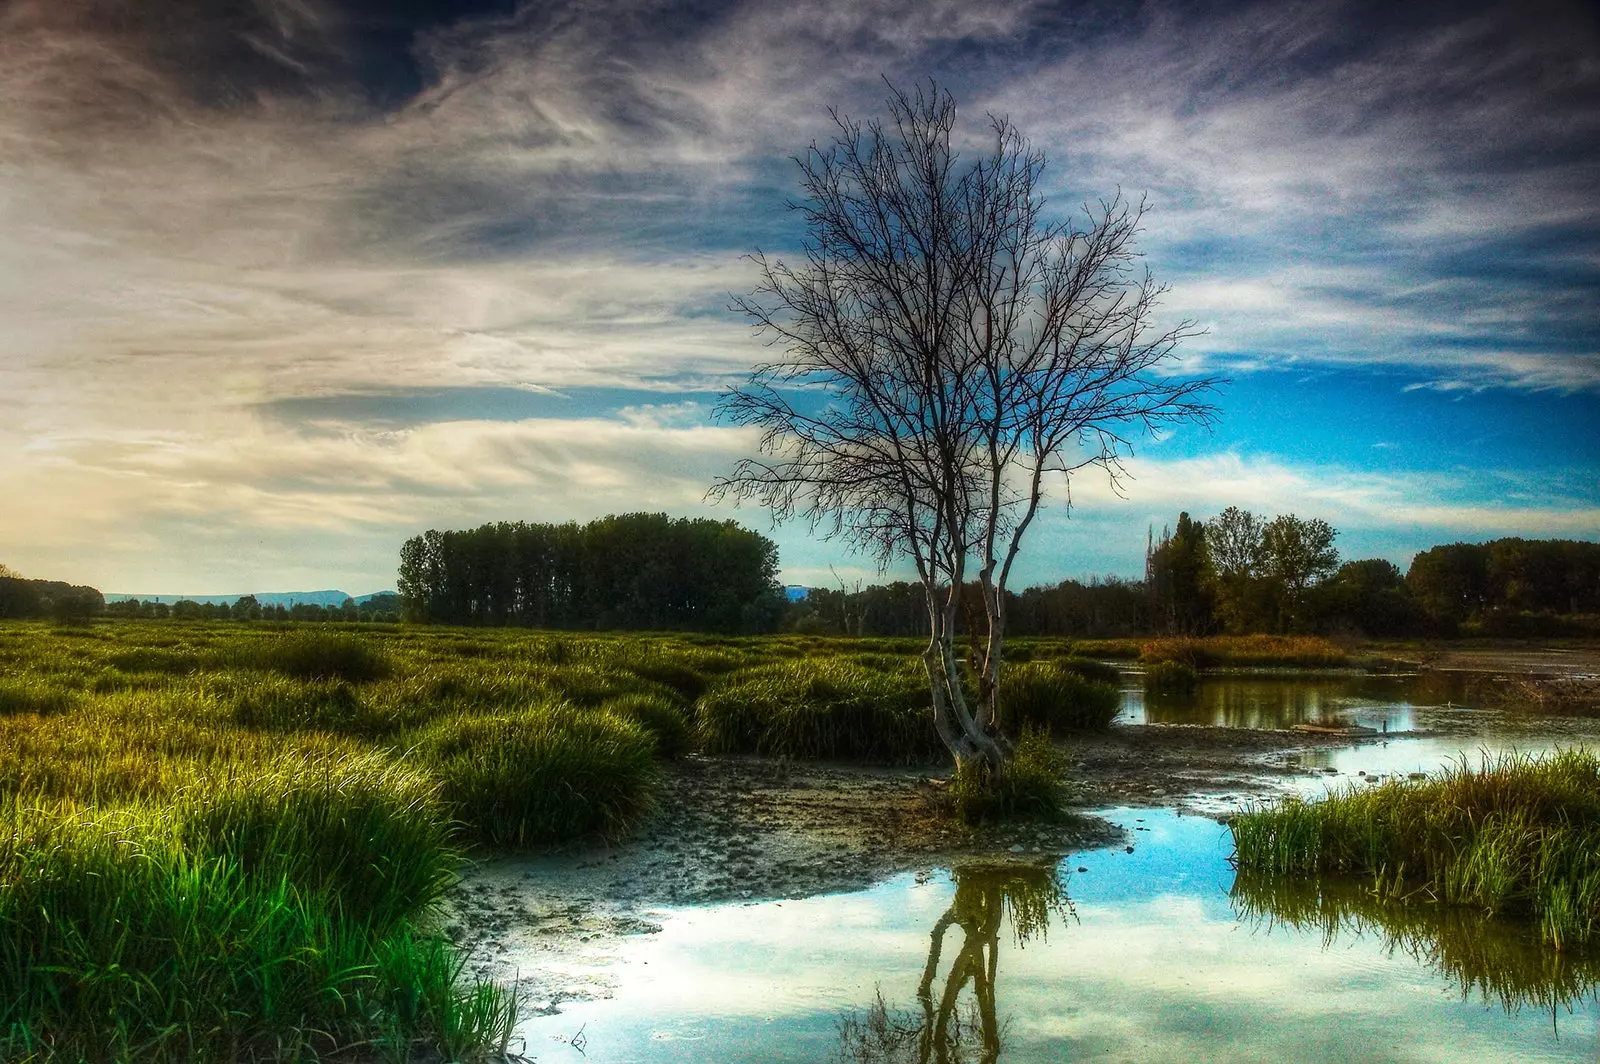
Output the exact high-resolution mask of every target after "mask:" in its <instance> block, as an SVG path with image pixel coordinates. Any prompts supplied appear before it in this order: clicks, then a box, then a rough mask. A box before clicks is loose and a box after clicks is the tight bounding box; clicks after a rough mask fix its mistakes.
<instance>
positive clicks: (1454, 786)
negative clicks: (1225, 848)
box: [1230, 749, 1600, 948]
mask: <svg viewBox="0 0 1600 1064" xmlns="http://www.w3.org/2000/svg"><path fill="white" fill-rule="evenodd" d="M1230 826H1231V827H1232V830H1233V837H1234V844H1235V846H1236V848H1237V854H1236V860H1237V862H1238V864H1239V867H1240V868H1241V869H1242V870H1247V871H1250V872H1253V873H1260V874H1273V875H1283V876H1291V877H1302V878H1304V877H1317V876H1323V875H1335V876H1357V877H1363V878H1366V879H1368V880H1370V881H1371V883H1372V885H1373V889H1374V890H1375V891H1376V892H1377V893H1379V894H1380V895H1382V896H1385V897H1391V898H1407V899H1417V900H1428V901H1432V902H1438V903H1441V904H1447V905H1466V906H1470V907H1472V908H1475V909H1478V910H1480V911H1482V912H1484V913H1487V914H1490V915H1494V914H1500V913H1505V914H1513V915H1527V916H1531V917H1532V918H1533V919H1534V920H1535V921H1537V923H1538V925H1539V928H1540V932H1541V934H1542V935H1543V937H1544V938H1545V940H1546V941H1548V942H1550V943H1552V944H1553V945H1555V946H1556V947H1557V948H1562V947H1564V946H1567V945H1576V944H1581V943H1586V942H1589V941H1591V940H1593V939H1594V938H1595V937H1596V935H1597V932H1600V757H1597V755H1595V754H1594V753H1592V752H1590V751H1588V750H1584V749H1576V750H1563V751H1559V752H1556V753H1554V754H1550V755H1548V756H1542V757H1528V756H1522V755H1515V754H1508V755H1505V756H1501V757H1494V758H1490V757H1487V756H1485V757H1484V758H1483V760H1482V762H1481V763H1480V764H1479V765H1478V766H1477V767H1476V768H1475V767H1474V766H1473V765H1471V764H1470V763H1469V762H1467V761H1466V760H1465V759H1463V760H1462V761H1461V762H1460V763H1459V764H1457V765H1455V766H1454V767H1453V768H1452V769H1450V770H1448V771H1446V772H1444V773H1443V774H1441V775H1439V776H1438V777H1436V778H1431V779H1427V780H1423V781H1409V780H1405V781H1402V780H1390V781H1387V782H1385V783H1383V784H1382V785H1379V786H1376V787H1373V786H1370V785H1369V786H1367V787H1366V789H1364V790H1361V789H1356V786H1354V785H1353V786H1352V787H1350V788H1348V789H1346V790H1344V791H1341V792H1339V793H1337V794H1334V795H1331V796H1329V797H1328V798H1326V799H1323V800H1321V801H1317V802H1305V801H1299V800H1295V799H1290V800H1286V801H1283V802H1279V803H1277V804H1274V805H1269V806H1263V807H1260V808H1257V809H1254V810H1251V811H1248V812H1246V813H1243V814H1240V815H1239V816H1236V817H1235V818H1234V819H1233V821H1232V823H1231V825H1230Z"/></svg>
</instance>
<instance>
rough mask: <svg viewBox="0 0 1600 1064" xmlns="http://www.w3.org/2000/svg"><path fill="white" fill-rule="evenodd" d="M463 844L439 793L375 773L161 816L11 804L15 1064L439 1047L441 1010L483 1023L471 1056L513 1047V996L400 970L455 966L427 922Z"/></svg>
mask: <svg viewBox="0 0 1600 1064" xmlns="http://www.w3.org/2000/svg"><path fill="white" fill-rule="evenodd" d="M324 769H326V770H327V771H326V772H325V771H324ZM445 830H446V826H445V822H444V820H443V818H442V816H440V815H439V814H438V812H437V808H436V803H434V802H433V800H432V788H431V785H430V784H427V783H425V782H424V781H421V780H420V779H418V778H416V777H415V776H414V775H408V774H406V773H403V772H398V771H396V770H394V769H393V768H384V767H381V766H377V765H372V764H367V765H354V766H342V767H340V768H339V769H337V770H335V769H334V767H333V766H319V767H317V768H315V769H313V771H311V772H309V773H307V772H303V771H300V770H297V769H296V770H290V771H286V772H284V773H280V774H272V775H269V778H268V779H267V781H266V782H265V783H264V784H263V783H262V782H261V781H257V780H244V779H239V780H230V781H219V783H218V786H217V787H216V788H215V789H214V790H212V791H207V792H205V793H203V794H201V793H195V794H185V795H180V796H179V798H178V799H177V800H176V801H174V802H164V803H160V804H143V803H138V804H132V805H126V806H121V807H115V808H101V809H96V808H91V807H86V806H83V805H81V804H79V803H76V802H73V801H70V800H54V801H51V800H31V801H30V800H25V799H19V798H17V797H15V796H11V797H7V798H5V799H3V800H0V884H4V888H5V889H3V890H0V1057H4V1058H5V1059H15V1058H17V1057H23V1058H28V1059H37V1060H72V1061H79V1060H119V1061H121V1060H152V1061H166V1060H173V1061H177V1060H184V1061H205V1060H216V1061H225V1060H226V1061H232V1060H249V1059H265V1058H271V1059H278V1058H279V1057H280V1055H281V1054H283V1053H284V1052H285V1051H286V1050H287V1051H290V1053H291V1055H293V1056H298V1057H300V1058H301V1059H317V1058H318V1057H321V1056H325V1055H333V1054H336V1053H341V1052H346V1051H348V1049H349V1048H350V1047H353V1046H354V1047H359V1046H367V1047H371V1048H373V1049H379V1048H382V1047H385V1046H388V1047H391V1048H393V1047H396V1046H404V1047H409V1046H411V1045H412V1044H425V1045H428V1046H429V1047H430V1048H435V1049H437V1048H439V1047H441V1046H442V1045H443V1043H442V1041H441V1039H440V1032H441V1031H443V1030H445V1029H446V1026H447V1025H446V1024H445V1023H442V1022H440V1011H441V1008H444V1009H445V1010H446V1011H447V1012H448V1013H449V1015H448V1016H446V1017H445V1019H447V1020H451V1021H454V1020H458V1019H459V1018H460V1017H462V1016H469V1017H470V1018H471V1027H470V1029H468V1028H467V1027H465V1026H463V1025H462V1024H460V1023H456V1024H455V1027H454V1029H452V1031H451V1033H452V1036H453V1037H454V1038H455V1039H456V1040H457V1041H458V1042H461V1043H462V1044H466V1043H468V1042H470V1043H472V1044H475V1045H486V1044H488V1045H492V1044H495V1043H497V1042H501V1041H503V1039H504V1038H505V1037H508V1036H509V1032H510V1025H511V1023H512V1022H513V1018H514V1017H513V1015H512V1013H513V1008H512V1006H513V1002H511V1001H510V1000H509V999H508V998H506V997H505V995H504V994H502V993H501V992H499V991H497V990H495V989H494V988H492V987H486V986H484V985H481V984H480V985H476V986H472V987H467V986H465V985H464V983H463V981H462V980H461V979H460V976H461V972H460V969H459V967H457V968H456V969H454V970H453V971H452V970H449V969H436V970H434V971H433V972H431V973H424V975H425V978H426V980H431V981H424V980H419V979H416V978H414V977H415V975H416V973H414V972H409V971H405V970H403V966H402V964H401V962H400V961H398V960H397V958H402V957H409V956H416V955H423V956H426V955H428V954H431V953H436V952H438V951H440V950H443V949H447V948H448V946H447V944H445V943H443V942H442V941H440V940H438V939H437V938H435V937H434V936H431V935H430V934H428V933H426V932H424V931H422V930H420V929H419V925H418V924H417V923H415V918H416V917H421V916H423V915H425V914H426V912H427V911H428V909H429V907H430V906H431V905H432V903H433V902H434V901H436V900H437V898H438V896H439V893H440V891H441V890H442V889H443V886H444V884H445V883H446V882H447V881H448V878H449V876H450V875H451V874H452V870H453V867H454V861H455V855H454V853H453V852H452V851H451V850H450V849H449V847H448V846H447V845H445V843H444V837H445ZM400 977H404V978H406V979H409V980H412V981H410V982H407V983H398V982H397V981H396V980H397V978H400ZM406 996H412V997H416V996H421V997H424V998H426V999H427V1001H429V1002H430V1003H431V1004H430V1006H429V1007H428V1008H427V1009H423V1010H412V1011H410V1012H405V1011H402V1010H399V1009H397V1008H396V1007H395V1005H394V1002H395V1001H396V1000H398V999H399V998H402V997H406ZM486 1001H487V1002H488V1004H489V1005H490V1007H487V1008H486V1007H484V1003H485V1002H486ZM442 1003H448V1004H447V1005H443V1004H442Z"/></svg>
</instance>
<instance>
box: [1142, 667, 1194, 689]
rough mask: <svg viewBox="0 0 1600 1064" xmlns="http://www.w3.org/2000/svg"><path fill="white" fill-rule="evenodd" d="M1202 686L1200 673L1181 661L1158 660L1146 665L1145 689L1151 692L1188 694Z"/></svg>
mask: <svg viewBox="0 0 1600 1064" xmlns="http://www.w3.org/2000/svg"><path fill="white" fill-rule="evenodd" d="M1198 686H1200V673H1199V672H1198V671H1197V670H1196V669H1195V667H1194V666H1193V665H1186V664H1184V663H1183V662H1181V661H1156V662H1152V663H1151V664H1149V665H1147V666H1145V670H1144V689H1145V691H1147V692H1149V693H1151V694H1158V695H1166V694H1186V693H1188V692H1190V691H1193V690H1194V689H1195V688H1196V687H1198Z"/></svg>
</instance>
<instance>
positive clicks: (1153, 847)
mask: <svg viewBox="0 0 1600 1064" xmlns="http://www.w3.org/2000/svg"><path fill="white" fill-rule="evenodd" d="M1104 815H1106V816H1108V817H1110V818H1111V819H1112V820H1114V821H1116V822H1117V823H1120V824H1122V825H1123V826H1125V827H1126V828H1127V829H1128V837H1129V842H1130V844H1131V845H1132V847H1133V850H1132V852H1131V853H1130V852H1127V850H1126V848H1125V847H1122V846H1118V847H1115V848H1111V849H1104V850H1095V851H1091V852H1086V853H1081V854H1076V855H1073V856H1071V857H1068V858H1066V859H1065V860H1063V861H1062V862H1061V863H1060V865H1059V866H1048V867H1043V868H1033V869H1028V868H1017V867H1013V868H1010V869H998V870H997V869H994V868H990V869H976V868H968V869H962V870H958V871H956V872H950V871H948V870H937V871H934V872H931V873H922V874H917V875H912V874H907V875H902V876H898V877H895V878H893V879H890V880H888V881H886V882H883V883H881V884H879V885H877V886H876V887H874V888H872V889H870V890H867V891H863V892H859V893H853V894H838V895H828V896H823V897H815V898H808V899H803V900H789V901H768V902H759V903H746V904H733V905H715V906H698V907H683V908H672V909H665V910H660V911H657V912H654V913H651V914H649V915H650V917H651V919H652V920H653V921H654V922H656V923H657V924H659V927H660V930H659V931H657V932H656V933H653V934H639V935H632V936H627V937H624V938H622V939H620V940H618V941H617V943H616V944H614V946H613V947H612V948H611V949H610V950H609V951H608V952H607V953H606V955H605V956H599V957H595V958H593V959H592V960H593V970H591V971H588V972H585V973H574V976H575V977H578V976H580V975H581V976H582V977H584V978H586V979H588V980H589V981H590V985H593V980H594V979H595V978H596V977H598V978H599V979H600V980H601V981H603V982H605V983H607V984H608V985H609V986H610V987H611V990H610V995H611V996H609V997H606V998H603V999H601V1000H593V1001H572V1002H566V1003H564V1004H562V1005H561V1007H560V1011H559V1012H558V1013H556V1014H554V1015H548V1016H537V1017H533V1018H530V1019H527V1020H526V1021H524V1023H523V1024H522V1026H521V1028H520V1034H521V1036H522V1037H523V1038H524V1039H525V1040H526V1051H527V1052H528V1053H529V1055H531V1056H532V1057H534V1058H536V1059H537V1060H540V1061H579V1060H586V1061H590V1062H597V1064H598V1062H613V1061H617V1062H620V1061H751V1062H754V1061H795V1062H800V1061H807V1062H811V1061H815V1062H821V1061H830V1060H846V1061H922V1060H951V1061H956V1060H960V1061H983V1060H989V1061H994V1060H1000V1061H1006V1062H1011V1064H1022V1062H1030V1061H1061V1060H1076V1059H1081V1058H1093V1059H1097V1060H1122V1061H1173V1060H1183V1061H1212V1060H1217V1061H1222V1060H1226V1061H1229V1062H1238V1061H1284V1060H1319V1061H1441V1060H1472V1061H1475V1062H1487V1061H1546V1060H1551V1061H1553V1060H1592V1059H1594V1058H1595V1057H1596V1055H1597V1054H1600V1006H1597V1004H1596V1001H1595V996H1594V986H1595V982H1596V979H1600V964H1592V963H1589V962H1587V961H1585V960H1583V959H1581V958H1578V959H1573V958H1570V957H1562V956H1560V955H1557V954H1555V953H1553V952H1551V951H1548V950H1544V949H1543V948H1541V947H1539V946H1538V945H1537V944H1536V943H1534V942H1533V941H1532V940H1531V939H1530V937H1529V933H1528V931H1527V930H1526V929H1525V928H1523V927H1520V926H1515V925H1510V926H1508V925H1504V924H1492V923H1485V922H1482V921H1473V920H1469V919H1465V918H1462V917H1459V916H1458V917H1455V918H1444V919H1441V918H1439V917H1437V916H1430V915H1428V914H1427V913H1425V912H1421V911H1419V910H1417V909H1415V908H1412V909H1386V908H1383V907H1377V908H1374V907H1372V906H1370V905H1368V904H1366V903H1364V902H1363V901H1362V900H1361V898H1360V897H1359V895H1356V896H1350V897H1341V896H1339V895H1329V896H1322V897H1319V896H1316V895H1315V894H1309V895H1308V894H1305V893H1299V892H1294V891H1284V890H1281V889H1278V890H1274V889H1270V888H1263V887H1259V886H1252V885H1251V884H1249V883H1236V882H1235V875H1234V872H1233V870H1232V868H1231V867H1230V865H1229V863H1228V860H1227V858H1228V855H1229V854H1230V852H1231V848H1232V847H1231V841H1230V837H1229V835H1228V832H1227V829H1226V828H1225V827H1223V826H1221V825H1219V824H1218V823H1217V822H1215V821H1213V820H1209V819H1206V818H1204V817H1195V816H1181V815H1179V814H1177V813H1175V812H1173V811H1168V810H1148V809H1119V810H1109V811H1107V812H1106V813H1105V814H1104ZM936 941H937V942H938V944H939V946H940V949H939V952H938V954H937V955H936V956H933V957H932V958H930V947H931V946H933V944H934V943H935V942H936ZM527 962H528V966H529V967H531V966H532V965H533V964H535V963H537V958H536V957H531V956H530V957H529V958H528V959H527ZM919 991H921V992H922V993H921V994H920V995H919ZM924 1051H926V1053H924Z"/></svg>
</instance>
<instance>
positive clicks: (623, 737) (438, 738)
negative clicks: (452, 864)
mask: <svg viewBox="0 0 1600 1064" xmlns="http://www.w3.org/2000/svg"><path fill="white" fill-rule="evenodd" d="M655 753H656V740H655V738H654V737H653V736H652V735H651V733H650V732H648V731H646V730H645V728H644V726H643V725H641V724H640V723H639V721H638V720H637V719H634V718H631V717H627V716H624V715H622V714H621V713H616V712H606V711H601V710H585V709H579V708H577V707H574V706H571V705H569V704H566V703H548V704H544V705H535V706H530V707H528V708H526V709H523V710H521V711H519V712H513V713H503V714H498V715H495V716H474V715H470V714H458V715H455V716H450V717H445V718H443V719H441V720H438V721H435V722H434V723H433V724H431V725H430V726H429V727H428V728H426V729H425V730H424V731H423V732H422V734H421V735H420V737H419V741H418V745H417V754H418V756H419V757H421V758H422V759H423V763H424V764H425V765H426V766H427V767H428V769H429V770H430V771H431V772H432V773H433V774H434V775H435V776H436V777H437V778H439V779H440V780H441V781H442V788H443V790H442V794H443V798H444V800H445V802H446V804H447V806H448V807H449V808H450V810H451V812H452V814H453V815H454V816H455V817H456V818H457V820H459V821H460V822H461V824H462V825H463V827H464V829H465V831H466V832H467V834H468V835H469V837H471V838H472V839H473V840H474V841H476V842H479V843H483V844H487V845H490V846H496V847H509V848H517V849H520V848H525V847H530V846H545V845H551V844H555V843H561V842H567V841H569V840H572V839H577V838H582V837H584V836H589V835H602V836H611V837H614V836H618V835H620V834H622V833H623V832H624V831H625V830H626V829H627V828H628V827H629V826H630V825H631V824H632V822H633V820H634V819H635V818H636V817H637V815H638V814H639V813H640V812H641V811H642V810H643V809H644V808H645V806H646V805H647V803H648V801H649V794H650V788H651V786H652V784H653V783H654V782H655V777H656V765H655Z"/></svg>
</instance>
